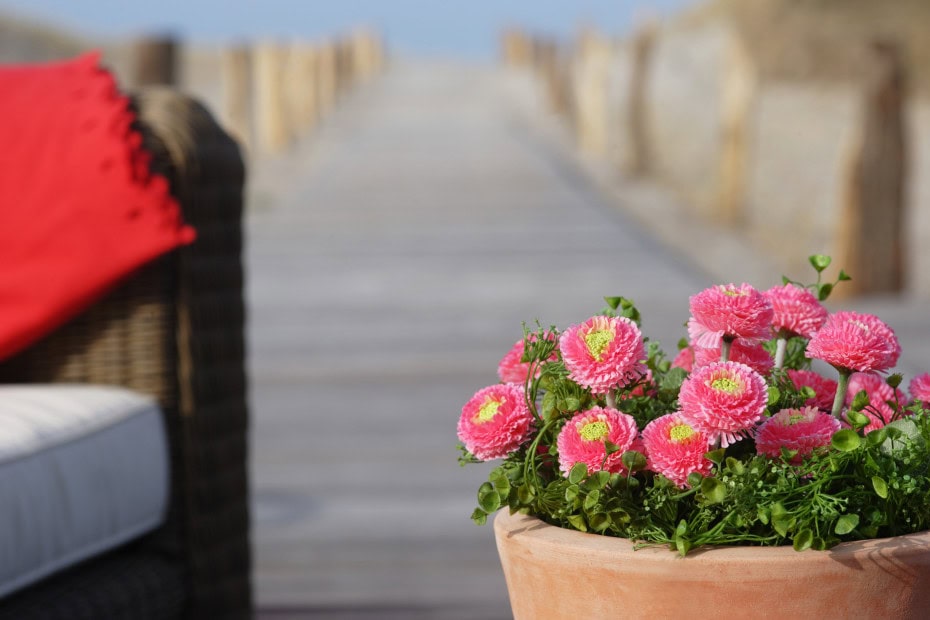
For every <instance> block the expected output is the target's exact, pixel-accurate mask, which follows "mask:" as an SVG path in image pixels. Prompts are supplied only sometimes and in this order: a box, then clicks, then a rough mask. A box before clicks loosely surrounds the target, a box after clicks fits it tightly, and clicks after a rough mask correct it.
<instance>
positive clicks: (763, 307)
mask: <svg viewBox="0 0 930 620" xmlns="http://www.w3.org/2000/svg"><path fill="white" fill-rule="evenodd" d="M690 306H691V319H690V320H689V321H688V335H689V336H690V337H691V342H692V344H696V345H698V346H701V347H708V348H713V347H717V346H720V340H721V339H722V338H723V337H724V336H728V337H730V338H742V339H744V340H748V341H751V342H758V341H759V340H767V339H768V338H769V336H770V335H771V330H772V302H770V301H769V300H768V298H767V297H766V296H765V295H763V294H762V293H760V292H759V291H757V290H756V289H754V288H753V287H751V286H750V285H748V284H741V285H740V286H736V285H735V284H726V285H718V286H712V287H710V288H708V289H705V290H703V291H701V292H700V293H698V294H697V295H693V296H692V297H691V299H690Z"/></svg>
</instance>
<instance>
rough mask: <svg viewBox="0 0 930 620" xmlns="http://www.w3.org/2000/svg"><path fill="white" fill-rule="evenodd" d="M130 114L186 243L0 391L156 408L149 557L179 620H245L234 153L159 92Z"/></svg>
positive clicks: (23, 366)
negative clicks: (89, 396) (74, 386)
mask: <svg viewBox="0 0 930 620" xmlns="http://www.w3.org/2000/svg"><path fill="white" fill-rule="evenodd" d="M134 102H135V105H136V107H137V110H138V113H139V119H140V123H139V129H140V131H141V133H142V134H143V137H144V143H145V144H146V146H147V147H148V148H149V149H150V151H151V152H152V153H153V162H152V165H153V168H154V169H155V170H156V171H159V172H161V173H163V174H165V175H166V176H167V177H168V178H169V181H170V182H171V186H172V191H173V192H174V194H175V196H176V197H177V198H178V200H179V202H180V203H181V207H182V211H183V213H184V218H185V219H186V221H187V222H188V223H190V224H191V225H193V226H194V227H195V228H196V229H197V234H198V237H197V241H196V242H194V243H193V244H192V245H190V246H188V247H185V248H182V249H180V250H178V251H176V252H173V253H171V254H170V255H168V256H165V257H163V258H161V259H159V260H158V261H155V262H154V263H152V264H150V265H148V266H146V267H144V268H143V269H141V270H140V271H139V272H137V273H136V274H134V275H133V276H132V277H131V278H130V279H128V280H127V281H126V282H124V283H122V284H121V285H120V286H119V287H118V288H116V289H115V290H114V291H112V292H111V293H110V294H109V295H108V296H107V297H106V298H105V299H103V300H101V301H99V302H98V303H96V304H95V305H94V306H93V307H91V308H90V309H89V310H87V311H86V312H84V313H83V314H81V315H80V316H78V317H76V318H75V319H74V320H72V321H70V322H69V323H68V324H67V325H65V326H64V327H62V328H61V329H59V330H57V331H56V332H55V333H53V334H52V335H50V336H48V337H47V338H45V339H44V340H42V341H41V342H39V343H38V344H36V345H35V346H33V347H31V348H30V349H28V350H27V351H25V352H23V353H21V354H19V355H17V356H15V357H14V358H12V359H9V360H7V361H5V362H3V363H2V364H0V382H91V383H103V384H116V385H122V386H126V387H129V388H132V389H135V390H137V391H140V392H143V393H147V394H151V395H153V396H155V397H156V398H157V399H158V400H159V402H160V404H161V406H162V409H163V410H164V413H165V425H166V429H167V431H168V436H169V444H170V449H171V454H170V457H171V464H172V474H171V475H172V478H171V479H172V496H171V501H170V508H169V513H168V517H167V521H166V524H165V525H164V526H163V527H162V528H161V529H160V530H159V531H158V532H157V533H156V534H155V535H154V536H153V537H151V541H152V544H151V545H150V548H151V547H152V546H154V547H156V548H157V549H158V550H159V554H160V556H161V557H167V558H169V560H170V561H171V562H173V563H175V564H176V565H177V566H178V567H179V568H180V569H181V573H182V574H183V576H184V577H183V578H184V579H185V583H186V584H187V592H186V597H185V598H186V600H187V604H186V613H185V615H186V616H187V617H191V618H235V617H248V616H249V615H250V614H251V586H250V565H251V559H250V551H249V540H248V532H249V514H248V485H247V423H248V420H247V406H246V377H245V363H244V305H243V274H242V264H241V252H242V200H243V194H242V192H243V181H244V167H243V163H242V158H241V156H240V152H239V148H238V146H237V145H236V143H235V142H234V141H233V140H232V139H231V138H230V137H229V136H228V135H227V134H226V133H225V132H223V131H222V129H220V127H219V126H218V125H217V124H216V122H215V121H214V120H213V118H212V117H211V115H210V114H209V113H208V112H207V110H206V109H205V108H204V107H203V106H201V105H200V104H198V103H196V102H195V101H193V100H191V99H189V98H187V97H184V96H182V95H180V94H178V93H176V92H174V91H171V90H169V89H157V90H151V91H145V92H142V93H140V94H138V95H137V96H135V97H134ZM149 550H150V549H149Z"/></svg>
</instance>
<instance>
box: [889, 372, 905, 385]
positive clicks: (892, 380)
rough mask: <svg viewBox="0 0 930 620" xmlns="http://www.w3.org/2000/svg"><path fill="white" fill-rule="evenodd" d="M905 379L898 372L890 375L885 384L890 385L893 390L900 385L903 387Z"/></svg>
mask: <svg viewBox="0 0 930 620" xmlns="http://www.w3.org/2000/svg"><path fill="white" fill-rule="evenodd" d="M903 379H904V377H903V376H901V374H900V373H897V372H896V373H894V374H891V375H888V378H887V379H885V383H887V384H888V385H890V386H891V387H893V388H896V387H898V386H899V385H901V381H902V380H903Z"/></svg>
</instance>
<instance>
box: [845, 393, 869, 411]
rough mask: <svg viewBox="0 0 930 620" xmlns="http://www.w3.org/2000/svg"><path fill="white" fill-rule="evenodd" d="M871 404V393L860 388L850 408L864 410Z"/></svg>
mask: <svg viewBox="0 0 930 620" xmlns="http://www.w3.org/2000/svg"><path fill="white" fill-rule="evenodd" d="M868 406H869V395H868V394H867V393H866V391H865V390H859V391H858V392H856V396H855V397H854V398H853V401H852V405H851V406H850V409H853V410H855V411H862V410H863V409H865V408H866V407H868Z"/></svg>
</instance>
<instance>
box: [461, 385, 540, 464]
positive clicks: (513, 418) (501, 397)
mask: <svg viewBox="0 0 930 620" xmlns="http://www.w3.org/2000/svg"><path fill="white" fill-rule="evenodd" d="M532 426H533V414H532V413H530V410H529V408H528V407H527V405H526V398H525V396H524V393H523V387H522V386H520V385H517V384H514V383H504V384H498V385H492V386H489V387H486V388H484V389H481V390H478V392H476V393H475V395H474V396H472V397H471V399H470V400H469V401H468V402H467V403H465V406H464V407H462V416H461V417H460V418H459V424H458V435H459V440H460V441H461V442H462V443H464V444H465V448H466V449H467V450H468V451H469V452H471V453H472V454H474V455H475V457H476V458H479V459H481V460H482V461H489V460H491V459H499V458H503V457H505V456H507V455H508V454H510V453H511V452H513V451H514V450H516V449H517V448H519V447H520V446H521V445H522V444H523V442H524V441H526V439H527V438H528V437H529V435H530V432H531V431H532Z"/></svg>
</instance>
